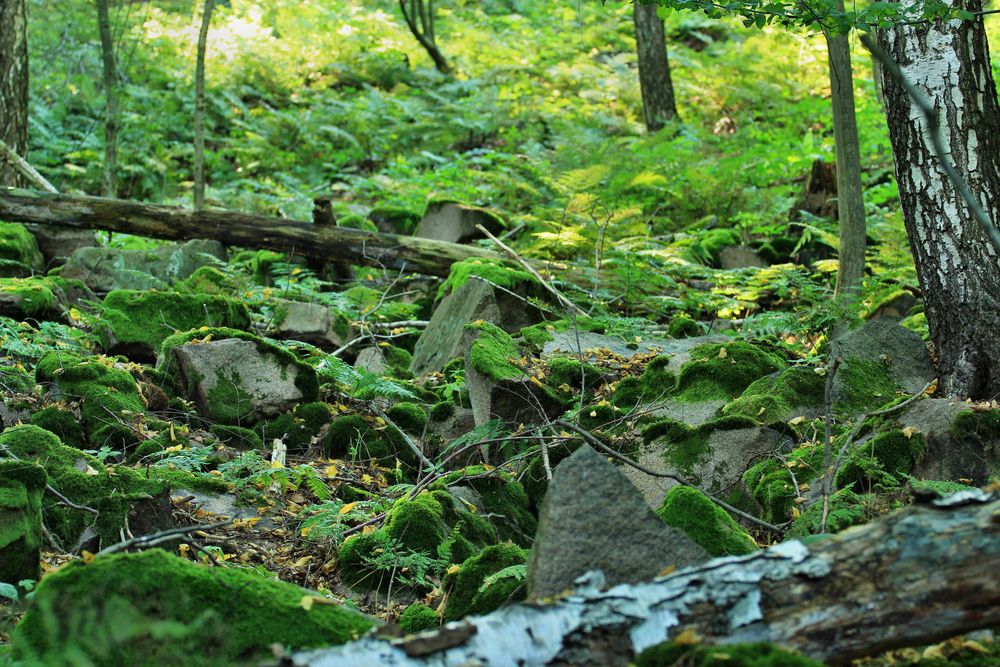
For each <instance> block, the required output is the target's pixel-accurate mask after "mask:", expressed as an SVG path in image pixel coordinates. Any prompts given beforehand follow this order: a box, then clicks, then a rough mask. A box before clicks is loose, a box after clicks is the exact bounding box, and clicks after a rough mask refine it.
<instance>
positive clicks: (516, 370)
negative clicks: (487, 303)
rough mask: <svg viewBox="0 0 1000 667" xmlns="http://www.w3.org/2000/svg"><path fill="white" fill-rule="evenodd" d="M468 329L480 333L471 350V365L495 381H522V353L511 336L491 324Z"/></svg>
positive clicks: (523, 376)
mask: <svg viewBox="0 0 1000 667" xmlns="http://www.w3.org/2000/svg"><path fill="white" fill-rule="evenodd" d="M467 328H469V329H473V330H476V331H478V332H479V336H478V337H477V338H476V340H475V341H473V343H472V346H471V347H470V348H469V365H470V366H471V367H472V368H473V369H474V370H476V371H477V372H479V373H482V374H483V375H485V376H486V377H489V378H492V379H493V380H522V379H525V378H526V377H527V375H526V374H525V372H524V370H523V369H522V368H521V364H520V359H521V353H520V352H519V351H518V349H517V343H515V342H514V339H513V338H511V336H510V334H508V333H507V332H506V331H504V330H503V329H501V328H500V327H498V326H497V325H495V324H493V323H491V322H478V323H473V324H469V325H467Z"/></svg>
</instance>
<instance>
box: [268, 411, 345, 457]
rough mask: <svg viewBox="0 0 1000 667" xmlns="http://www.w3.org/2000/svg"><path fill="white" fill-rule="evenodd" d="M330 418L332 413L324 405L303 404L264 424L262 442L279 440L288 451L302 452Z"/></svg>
mask: <svg viewBox="0 0 1000 667" xmlns="http://www.w3.org/2000/svg"><path fill="white" fill-rule="evenodd" d="M332 418H333V413H332V412H331V411H330V406H329V405H327V404H326V403H321V402H313V403H303V404H302V405H300V406H298V407H297V408H295V410H293V411H292V412H289V413H286V414H283V415H281V416H280V417H277V418H276V419H273V420H271V421H270V422H268V423H267V424H265V426H264V441H265V442H272V441H273V440H274V439H275V438H280V439H282V440H283V441H284V443H285V445H287V446H288V450H289V451H295V452H301V451H304V450H306V449H307V448H308V447H309V445H310V444H312V440H313V438H315V437H316V436H317V435H319V432H320V431H321V430H322V429H323V427H324V426H326V425H327V424H329V423H330V421H331V419H332Z"/></svg>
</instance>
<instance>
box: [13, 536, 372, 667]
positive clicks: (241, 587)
mask: <svg viewBox="0 0 1000 667" xmlns="http://www.w3.org/2000/svg"><path fill="white" fill-rule="evenodd" d="M306 595H308V593H307V592H306V591H304V590H303V589H301V588H299V587H297V586H293V585H291V584H286V583H284V582H280V581H276V580H273V579H268V578H264V577H260V576H258V575H255V574H251V573H248V572H244V571H242V570H238V569H230V568H222V567H218V568H208V567H204V566H201V565H197V564H195V563H192V562H191V561H188V560H185V559H181V558H177V557H174V556H171V555H169V554H167V553H166V552H164V551H162V550H159V549H151V550H148V551H144V552H141V553H130V554H113V555H110V556H100V557H98V558H97V559H95V560H94V561H93V562H91V563H90V564H85V563H83V562H82V561H75V562H72V563H70V564H68V565H66V566H65V567H63V568H61V569H60V570H59V571H58V572H55V573H53V574H50V575H49V576H47V577H46V578H45V579H44V580H43V581H42V582H41V583H40V584H39V586H38V588H37V590H36V593H35V599H34V601H33V604H32V606H31V607H30V608H29V610H28V612H27V614H25V616H24V619H23V620H22V621H21V623H20V624H19V625H18V626H17V628H16V630H15V632H14V636H13V644H14V650H15V656H17V657H18V658H20V659H23V660H26V661H38V662H41V663H44V664H67V663H68V662H70V661H71V662H74V663H80V664H83V662H84V661H85V662H86V664H121V665H140V664H142V665H151V664H180V663H185V664H203V665H208V664H214V665H228V664H234V665H235V664H247V662H256V661H257V660H260V659H263V658H265V657H267V656H269V655H271V648H270V647H271V645H272V644H278V645H281V646H290V647H292V648H305V647H312V646H320V645H329V644H342V643H345V642H347V641H350V640H352V639H355V638H357V637H358V636H360V635H361V634H363V633H364V632H365V631H367V630H368V629H369V628H370V627H371V626H372V622H371V621H370V620H369V619H367V618H366V617H364V616H362V615H361V614H358V613H357V612H353V611H350V610H348V609H346V608H344V607H342V606H340V605H331V604H316V605H313V606H312V607H310V608H309V609H308V610H307V609H306V608H305V607H304V606H303V605H302V604H301V602H302V599H303V597H305V596H306ZM276 618H280V619H282V622H281V623H275V622H274V619H276ZM70 656H73V659H72V660H70ZM192 660H194V662H192Z"/></svg>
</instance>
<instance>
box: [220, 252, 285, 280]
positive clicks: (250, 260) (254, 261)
mask: <svg viewBox="0 0 1000 667" xmlns="http://www.w3.org/2000/svg"><path fill="white" fill-rule="evenodd" d="M287 263H288V257H287V256H286V255H284V254H283V253H280V252H275V251H273V250H243V251H240V252H238V253H236V254H235V255H233V256H232V258H230V260H229V264H230V266H233V267H235V268H237V269H240V270H242V271H245V272H246V273H248V274H249V275H250V276H252V277H253V280H254V282H256V283H257V284H258V285H264V286H267V285H270V284H271V283H273V282H274V279H275V278H276V277H277V271H276V269H277V267H278V266H280V265H282V264H287Z"/></svg>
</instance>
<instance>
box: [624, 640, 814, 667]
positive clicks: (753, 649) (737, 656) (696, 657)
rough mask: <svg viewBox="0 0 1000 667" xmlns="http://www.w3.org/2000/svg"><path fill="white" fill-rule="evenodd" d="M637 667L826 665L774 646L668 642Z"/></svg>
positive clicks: (644, 654) (645, 654)
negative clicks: (678, 666) (681, 666)
mask: <svg viewBox="0 0 1000 667" xmlns="http://www.w3.org/2000/svg"><path fill="white" fill-rule="evenodd" d="M633 663H634V664H635V667H675V666H677V665H684V666H685V667H823V663H821V662H819V661H817V660H813V659H812V658H807V657H805V656H802V655H799V654H797V653H791V652H790V651H786V650H785V649H782V648H779V647H778V646H775V645H774V644H768V643H765V642H755V643H750V644H725V645H721V646H703V645H701V644H690V643H677V644H675V643H673V642H664V643H662V644H657V645H656V646H651V647H649V648H647V649H646V650H644V651H643V652H642V653H640V654H639V655H637V656H636V658H635V660H634V661H633Z"/></svg>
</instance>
